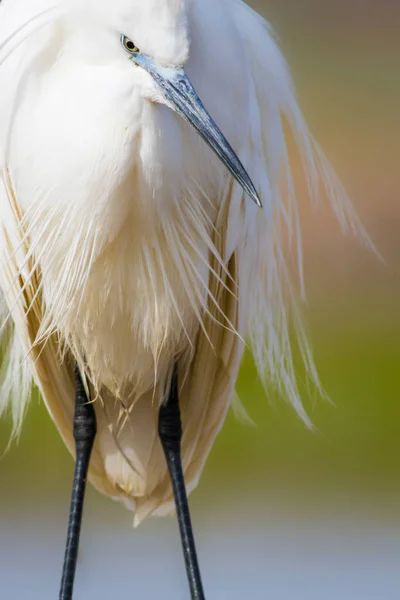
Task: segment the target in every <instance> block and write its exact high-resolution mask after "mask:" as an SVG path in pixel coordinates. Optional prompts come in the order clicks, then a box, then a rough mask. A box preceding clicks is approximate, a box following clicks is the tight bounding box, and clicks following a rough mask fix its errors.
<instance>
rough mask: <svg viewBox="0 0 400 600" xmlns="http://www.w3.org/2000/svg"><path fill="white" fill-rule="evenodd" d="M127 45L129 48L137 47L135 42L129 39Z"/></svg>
mask: <svg viewBox="0 0 400 600" xmlns="http://www.w3.org/2000/svg"><path fill="white" fill-rule="evenodd" d="M126 47H127V48H128V50H134V49H135V44H134V43H133V42H131V41H130V40H128V41H127V42H126Z"/></svg>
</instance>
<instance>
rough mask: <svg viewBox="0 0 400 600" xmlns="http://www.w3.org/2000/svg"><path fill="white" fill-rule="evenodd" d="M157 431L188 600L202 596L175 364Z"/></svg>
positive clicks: (194, 599) (203, 599) (199, 599)
mask: <svg viewBox="0 0 400 600" xmlns="http://www.w3.org/2000/svg"><path fill="white" fill-rule="evenodd" d="M158 432H159V435H160V440H161V444H162V446H163V449H164V452H165V457H166V459H167V464H168V469H169V472H170V475H171V480H172V487H173V490H174V497H175V504H176V510H177V515H178V522H179V529H180V533H181V539H182V547H183V554H184V557H185V565H186V571H187V575H188V579H189V586H190V592H191V597H192V600H205V596H204V591H203V585H202V582H201V575H200V568H199V562H198V559H197V553H196V545H195V541H194V536H193V529H192V523H191V519H190V511H189V503H188V499H187V494H186V488H185V479H184V476H183V469H182V460H181V441H182V424H181V414H180V409H179V393H178V373H177V369H176V368H175V371H174V375H173V378H172V384H171V392H170V395H169V398H168V401H167V402H166V403H165V404H163V406H162V407H161V409H160V416H159V422H158Z"/></svg>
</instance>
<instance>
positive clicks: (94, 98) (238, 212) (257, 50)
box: [0, 0, 359, 600]
mask: <svg viewBox="0 0 400 600" xmlns="http://www.w3.org/2000/svg"><path fill="white" fill-rule="evenodd" d="M195 89H196V91H195ZM199 98H201V101H200V99H199ZM203 103H204V104H203ZM205 107H206V108H205ZM210 115H212V118H211V117H210ZM284 120H286V121H287V122H288V123H289V125H290V127H291V129H292V131H293V134H294V138H295V140H296V141H297V145H298V148H299V152H300V155H301V158H302V162H303V166H304V170H305V173H306V177H307V181H308V184H309V190H310V194H311V195H312V196H315V195H316V194H317V193H318V189H317V188H318V180H319V179H320V180H321V182H322V187H323V188H325V191H326V192H327V193H328V195H329V197H330V199H331V201H332V205H333V208H334V210H335V211H336V214H337V216H338V218H339V221H340V223H341V225H342V226H343V228H344V229H346V228H350V229H351V230H353V231H356V230H357V229H358V227H359V226H358V222H357V218H356V217H355V215H354V213H353V210H352V208H351V206H350V205H349V203H348V202H347V200H346V197H345V195H344V194H343V193H342V190H341V188H340V186H339V184H338V183H337V181H336V179H335V176H334V175H333V174H332V172H331V170H330V168H329V166H328V164H327V162H326V160H325V159H324V157H323V155H322V153H321V151H320V150H319V149H318V147H317V146H316V144H315V142H314V141H313V139H312V138H311V136H310V134H309V132H308V130H307V127H306V124H305V122H304V120H303V117H302V114H301V112H300V110H299V108H298V106H297V103H296V99H295V95H294V92H293V88H292V83H291V79H290V76H289V74H288V70H287V67H286V64H285V61H284V59H283V57H282V54H281V52H280V50H279V49H278V46H277V44H276V42H275V40H274V37H273V34H272V32H271V30H270V28H269V26H268V24H267V23H266V22H265V21H264V20H263V19H262V18H261V17H260V16H259V15H257V14H256V13H255V12H254V11H253V10H251V9H250V8H249V7H248V6H246V5H245V4H244V3H243V2H241V0H114V1H113V2H110V1H105V0H59V1H57V0H3V2H2V3H1V5H0V169H1V178H0V261H1V268H0V285H1V288H2V291H3V295H4V304H5V307H6V308H5V314H4V323H3V327H2V332H3V333H4V335H5V336H6V347H5V350H4V356H3V362H4V365H3V371H2V376H3V380H2V387H1V399H0V402H1V404H0V408H1V411H2V412H3V411H5V410H6V409H7V407H10V409H11V412H12V415H13V419H14V433H18V432H19V430H20V427H21V422H22V418H23V414H24V411H25V408H26V405H27V403H28V400H29V397H30V394H31V387H32V385H33V384H35V385H37V386H38V388H39V390H40V392H41V395H42V397H43V400H44V402H45V404H46V406H47V408H48V410H49V412H50V415H51V416H52V418H53V420H54V422H55V424H56V426H57V428H58V430H59V432H60V434H61V435H62V437H63V439H64V441H65V443H66V445H67V447H68V449H69V450H70V451H71V452H72V453H74V452H75V445H76V470H75V479H74V492H73V498H72V504H71V515H70V527H69V532H68V541H67V550H66V557H65V564H64V574H63V581H62V587H61V593H60V598H62V599H64V600H66V599H68V598H71V597H72V588H73V581H74V573H75V566H76V557H77V548H78V542H79V532H80V525H81V517H82V507H83V497H84V490H85V482H86V476H87V471H88V465H89V460H90V466H89V471H88V477H89V480H90V481H91V482H92V484H93V485H94V486H95V487H96V488H97V489H99V490H100V491H101V492H103V493H105V494H107V495H109V496H111V497H112V498H115V499H119V500H122V501H124V502H125V503H126V504H127V505H128V506H129V507H131V508H132V509H133V510H134V511H135V523H136V524H138V523H140V522H141V521H142V520H143V519H144V518H146V517H148V516H150V515H164V514H166V513H168V512H170V511H171V509H172V508H173V503H174V500H175V504H176V508H177V512H178V518H179V524H180V528H181V535H182V541H183V549H184V554H185V560H186V567H187V571H188V577H189V583H190V587H191V594H192V598H203V597H204V593H203V590H202V584H201V579H200V572H199V568H198V563H197V558H196V552H195V546H194V540H193V535H192V531H191V525H190V516H189V510H188V505H187V496H186V491H187V492H190V491H191V490H192V489H193V488H194V487H195V486H196V484H197V482H198V480H199V476H200V473H201V471H202V469H203V466H204V463H205V460H206V458H207V456H208V454H209V451H210V449H211V447H212V445H213V442H214V440H215V437H216V435H217V434H218V432H219V430H220V428H221V426H222V424H223V422H224V419H225V415H226V412H227V410H228V407H229V404H230V401H231V399H232V397H233V394H234V386H235V382H236V379H237V374H238V369H239V365H240V362H241V358H242V355H243V350H244V345H245V341H244V340H246V341H248V343H249V345H250V347H251V349H252V351H253V353H254V357H255V361H256V364H257V367H258V370H259V372H260V375H261V377H262V379H263V381H265V382H266V383H272V384H273V385H275V386H276V387H277V388H278V389H279V390H280V391H281V392H282V393H283V394H284V395H286V396H287V397H288V399H289V400H290V401H291V402H292V404H293V405H294V407H295V409H296V410H297V411H298V412H299V414H300V415H301V416H302V417H303V418H304V419H307V417H306V415H305V413H304V410H303V408H302V404H301V400H300V397H299V392H298V388H297V384H296V377H295V373H294V369H293V364H292V359H291V349H290V340H289V333H288V327H289V324H288V323H289V315H290V314H291V315H292V316H293V318H294V319H295V325H296V330H297V332H298V336H299V340H298V341H299V345H300V348H301V349H302V354H303V358H304V362H305V366H306V369H307V371H308V373H309V375H310V378H311V379H312V380H313V381H314V382H315V383H316V384H317V385H319V383H318V377H317V375H316V372H315V369H314V366H313V361H312V357H311V353H310V351H309V348H308V345H307V340H306V338H305V335H304V333H303V329H302V327H301V323H300V321H299V320H298V318H297V314H298V313H297V299H298V295H300V294H298V293H297V290H296V286H294V285H293V284H292V283H291V282H290V277H289V269H288V266H287V263H286V260H285V252H284V244H285V240H286V239H287V238H289V239H294V240H295V242H296V247H297V248H298V264H299V267H300V271H299V272H300V285H299V288H300V292H301V289H302V276H301V244H300V231H299V222H298V210H297V203H296V197H295V194H294V189H293V184H292V179H291V171H290V162H289V158H288V151H287V146H286V144H285V138H284V133H283V121H284ZM217 124H218V126H217ZM222 132H223V133H222ZM227 140H229V142H228V141H227ZM247 173H249V175H248V174H247ZM74 373H75V375H74ZM74 390H75V394H74ZM88 398H90V399H91V402H88ZM74 411H75V412H74ZM74 414H75V418H74ZM181 423H182V425H181ZM96 428H97V434H96ZM160 442H161V443H160ZM93 443H94V445H93ZM92 446H93V449H92ZM163 450H164V453H163ZM168 469H169V472H170V475H171V478H172V482H173V486H171V479H170V477H169V475H168ZM185 482H186V491H185Z"/></svg>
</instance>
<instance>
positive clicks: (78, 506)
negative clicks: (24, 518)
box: [60, 368, 96, 600]
mask: <svg viewBox="0 0 400 600" xmlns="http://www.w3.org/2000/svg"><path fill="white" fill-rule="evenodd" d="M75 381H76V383H75V385H76V388H75V389H76V397H75V418H74V439H75V447H76V463H75V473H74V484H73V488H72V498H71V508H70V513H69V524H68V535H67V545H66V548H65V557H64V567H63V574H62V580H61V589H60V600H71V599H72V592H73V587H74V580H75V570H76V562H77V558H78V548H79V536H80V532H81V524H82V513H83V503H84V500H85V489H86V479H87V473H88V469H89V462H90V455H91V453H92V448H93V443H94V439H95V437H96V415H95V412H94V408H93V404H91V403H90V402H89V399H88V397H87V395H86V392H85V388H84V385H83V382H82V378H81V374H80V372H79V369H78V368H76V370H75Z"/></svg>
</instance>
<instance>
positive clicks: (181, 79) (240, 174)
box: [131, 52, 262, 207]
mask: <svg viewBox="0 0 400 600" xmlns="http://www.w3.org/2000/svg"><path fill="white" fill-rule="evenodd" d="M131 60H132V61H133V62H134V63H135V64H136V65H138V66H140V67H142V68H143V69H145V70H146V71H147V72H148V73H149V74H150V75H151V76H152V77H153V79H154V80H155V81H156V83H157V84H158V85H159V87H160V89H161V92H162V95H163V96H164V98H165V99H166V100H167V102H168V104H169V105H170V107H171V108H172V109H173V110H175V111H176V112H177V113H178V114H179V115H180V116H181V117H182V118H183V119H185V121H187V122H188V123H189V124H190V125H191V126H192V127H193V128H194V129H195V130H196V131H197V132H198V133H199V135H201V137H202V138H203V140H204V141H205V142H206V143H207V144H208V145H209V146H210V148H212V149H213V150H214V152H215V154H216V155H217V156H218V157H219V158H220V159H221V161H222V162H223V164H224V165H225V166H226V168H227V169H228V170H229V171H230V173H231V174H232V175H233V177H234V178H235V179H236V181H237V182H238V183H239V184H240V185H241V186H242V188H243V190H244V191H245V192H246V194H247V195H248V196H249V197H250V198H251V199H252V200H253V201H254V202H255V203H256V204H257V206H260V207H261V206H262V204H261V200H260V198H259V195H258V193H257V190H256V188H255V187H254V184H253V182H252V181H251V179H250V177H249V175H248V174H247V171H246V169H245V168H244V166H243V165H242V163H241V162H240V160H239V158H238V157H237V156H236V154H235V152H234V151H233V149H232V147H231V145H230V144H229V142H228V141H227V139H226V138H225V136H224V135H223V134H222V132H221V131H220V129H219V128H218V127H217V125H216V124H215V122H214V121H213V119H212V118H211V116H210V115H209V113H208V112H207V110H206V109H205V107H204V105H203V103H202V102H201V100H200V98H199V97H198V95H197V93H196V91H195V89H194V87H193V86H192V84H191V83H190V80H189V78H188V77H187V75H186V73H185V71H184V70H183V69H174V68H171V67H162V66H160V65H158V64H157V63H156V62H154V61H153V60H152V59H151V58H150V57H149V56H147V55H146V54H142V53H141V52H139V53H137V54H132V57H131Z"/></svg>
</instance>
